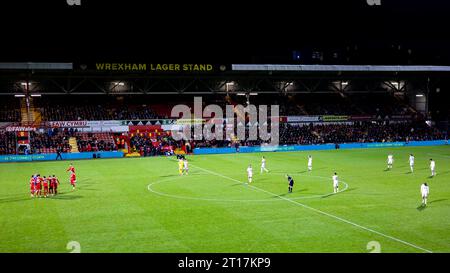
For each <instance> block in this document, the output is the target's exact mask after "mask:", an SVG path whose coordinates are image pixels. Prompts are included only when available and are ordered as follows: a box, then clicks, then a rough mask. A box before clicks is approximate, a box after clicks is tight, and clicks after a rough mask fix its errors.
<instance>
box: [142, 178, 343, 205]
mask: <svg viewBox="0 0 450 273" xmlns="http://www.w3.org/2000/svg"><path fill="white" fill-rule="evenodd" d="M303 177H305V176H303ZM309 177H317V178H322V179H328V177H324V176H317V175H309ZM180 178H181V177H180V176H177V177H171V178H167V179H162V180H159V181H156V182H153V183H150V184H149V185H148V186H147V189H148V191H150V192H152V193H154V194H157V195H160V196H164V197H170V198H175V199H187V200H201V201H215V202H277V201H283V199H281V198H270V199H268V198H266V199H232V198H207V197H192V196H183V195H176V194H170V193H165V192H160V191H157V190H155V189H153V188H152V186H153V185H156V184H161V183H165V182H171V181H174V180H177V179H180ZM339 183H342V184H344V185H345V186H344V188H343V189H342V190H340V191H338V192H337V193H333V192H332V193H326V194H316V195H310V196H297V197H292V198H288V199H290V200H297V199H316V198H323V197H328V196H332V195H336V194H339V193H342V192H344V191H346V190H347V189H348V184H347V183H346V182H345V181H339ZM245 184H246V183H242V185H245ZM278 196H282V195H277V197H278Z"/></svg>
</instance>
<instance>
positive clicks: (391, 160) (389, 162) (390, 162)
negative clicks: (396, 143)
mask: <svg viewBox="0 0 450 273" xmlns="http://www.w3.org/2000/svg"><path fill="white" fill-rule="evenodd" d="M393 164H394V156H393V155H392V154H389V155H388V158H387V168H388V170H390V169H392V165H393Z"/></svg>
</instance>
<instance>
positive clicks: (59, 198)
mask: <svg viewBox="0 0 450 273" xmlns="http://www.w3.org/2000/svg"><path fill="white" fill-rule="evenodd" d="M80 198H83V197H82V196H80V195H61V194H58V195H56V196H52V197H50V199H58V200H75V199H80Z"/></svg>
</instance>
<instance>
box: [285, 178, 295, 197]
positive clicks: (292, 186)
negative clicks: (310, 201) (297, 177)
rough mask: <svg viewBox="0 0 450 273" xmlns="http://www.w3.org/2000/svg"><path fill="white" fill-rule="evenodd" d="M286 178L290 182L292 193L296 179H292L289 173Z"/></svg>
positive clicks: (289, 189)
mask: <svg viewBox="0 0 450 273" xmlns="http://www.w3.org/2000/svg"><path fill="white" fill-rule="evenodd" d="M286 178H287V180H288V182H289V188H288V192H289V193H292V188H294V179H292V177H290V176H289V175H288V174H286Z"/></svg>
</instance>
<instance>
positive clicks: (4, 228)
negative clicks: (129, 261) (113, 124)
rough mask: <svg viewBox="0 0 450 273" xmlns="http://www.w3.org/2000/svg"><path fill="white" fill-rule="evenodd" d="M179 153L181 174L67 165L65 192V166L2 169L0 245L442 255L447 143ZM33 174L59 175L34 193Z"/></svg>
mask: <svg viewBox="0 0 450 273" xmlns="http://www.w3.org/2000/svg"><path fill="white" fill-rule="evenodd" d="M390 152H392V153H393V155H394V160H395V162H394V168H393V169H392V170H390V171H386V159H387V155H388V153H390ZM410 153H413V154H414V155H415V158H416V164H415V171H414V173H411V172H410V170H409V164H408V155H409V154H410ZM309 154H311V155H312V156H313V170H312V171H311V172H308V171H307V156H308V155H309ZM263 155H264V156H265V157H266V160H267V168H268V169H269V170H270V172H269V173H263V174H260V163H261V157H262V156H263ZM187 158H188V160H189V163H190V164H189V168H190V170H189V175H187V176H179V174H178V164H177V162H176V160H175V158H174V157H170V158H169V157H153V158H130V159H101V160H84V161H74V162H73V163H74V166H75V169H76V173H77V181H78V188H77V189H76V190H74V191H72V189H71V186H70V184H69V175H68V174H67V173H66V169H67V167H68V165H69V163H70V162H68V161H54V162H36V163H8V164H0V181H1V188H0V211H1V217H0V252H70V251H71V247H70V246H71V245H73V244H79V246H80V251H81V252H164V253H165V252H219V253H221V252H239V253H240V252H256V253H258V252H270V253H272V252H320V253H322V252H326V253H328V252H363V253H367V252H371V251H381V252H407V253H409V252H419V253H422V252H450V147H448V146H439V147H437V146H436V147H414V148H389V149H355V150H331V151H310V152H280V153H259V154H258V153H254V154H230V155H204V156H203V155H202V156H200V155H194V156H188V157H187ZM430 158H433V159H434V160H435V161H436V171H437V176H436V177H434V178H430V169H429V159H430ZM248 164H252V166H253V171H254V176H253V183H251V184H250V185H247V184H246V183H245V182H246V181H247V173H246V168H247V166H248ZM334 172H337V174H338V176H339V179H340V185H339V186H340V192H339V193H337V194H332V192H333V187H332V186H333V183H332V179H331V176H332V175H333V173H334ZM34 173H40V174H41V175H46V176H48V175H53V174H55V175H57V176H58V177H59V179H60V181H61V182H62V184H61V185H60V187H59V191H60V194H59V195H58V196H55V197H50V198H47V199H44V198H31V197H30V193H29V178H30V176H31V175H32V174H34ZM285 174H289V175H291V176H292V177H293V179H294V180H295V185H294V191H293V193H288V183H287V180H286V178H285ZM423 182H427V183H428V185H429V186H430V197H429V199H428V206H427V207H426V208H424V207H421V206H420V205H421V196H420V185H421V184H422V183H423ZM69 242H72V243H69ZM73 242H76V243H73Z"/></svg>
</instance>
